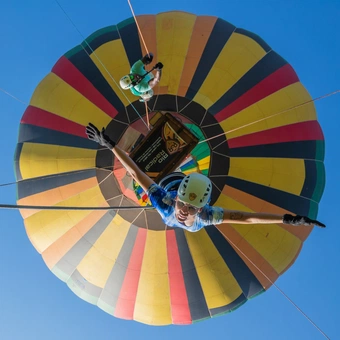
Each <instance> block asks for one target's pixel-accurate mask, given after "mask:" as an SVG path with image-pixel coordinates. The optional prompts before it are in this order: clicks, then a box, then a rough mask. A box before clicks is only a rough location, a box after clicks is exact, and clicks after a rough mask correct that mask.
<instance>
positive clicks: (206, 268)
mask: <svg viewBox="0 0 340 340" xmlns="http://www.w3.org/2000/svg"><path fill="white" fill-rule="evenodd" d="M185 234H186V238H187V241H188V246H189V249H190V253H191V255H192V258H193V261H194V264H195V267H196V271H197V274H198V277H199V280H200V283H201V286H202V290H203V293H204V296H205V299H206V302H207V305H208V308H209V309H212V308H218V307H221V306H225V305H227V304H229V303H231V302H233V301H235V300H236V299H237V298H238V297H239V296H240V295H241V294H242V290H241V288H240V287H239V285H238V283H237V281H236V280H235V278H234V276H233V275H232V273H231V272H230V269H229V268H228V266H227V265H226V264H225V262H224V260H223V258H222V257H221V255H220V254H219V252H218V251H217V249H216V247H215V246H214V244H213V242H212V241H211V239H210V238H209V236H208V234H207V233H206V231H205V230H202V231H200V232H198V233H189V232H186V233H185Z"/></svg>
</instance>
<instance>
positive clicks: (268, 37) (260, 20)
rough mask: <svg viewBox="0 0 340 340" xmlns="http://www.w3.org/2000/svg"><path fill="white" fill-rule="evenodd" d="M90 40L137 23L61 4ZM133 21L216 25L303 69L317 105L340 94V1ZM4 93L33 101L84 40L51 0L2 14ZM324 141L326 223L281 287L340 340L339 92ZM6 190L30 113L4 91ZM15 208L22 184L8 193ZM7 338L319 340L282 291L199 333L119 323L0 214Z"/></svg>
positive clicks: (204, 4)
mask: <svg viewBox="0 0 340 340" xmlns="http://www.w3.org/2000/svg"><path fill="white" fill-rule="evenodd" d="M60 3H61V5H62V6H63V8H64V9H65V11H66V12H67V14H68V15H69V16H70V17H71V18H72V20H73V21H74V23H75V25H76V26H77V28H78V29H79V31H80V32H81V33H82V34H83V36H84V37H87V36H88V35H90V34H91V33H92V32H94V31H95V30H97V29H99V28H102V27H105V26H109V25H112V24H116V23H118V22H120V21H122V20H124V19H125V18H128V17H130V16H131V12H130V9H129V7H128V4H127V2H126V1H125V0H114V1H108V0H96V1H92V2H84V1H79V0H73V1H65V0H60ZM132 5H133V7H134V10H135V12H136V14H149V13H150V14H155V13H158V12H162V11H168V10H184V11H188V12H192V13H195V14H208V15H215V16H219V17H221V18H223V19H225V20H227V21H229V22H231V23H232V24H234V25H235V26H237V27H241V28H245V29H247V30H250V31H252V32H254V33H256V34H258V35H260V36H261V37H262V38H263V39H264V40H265V41H266V42H267V43H268V44H269V45H270V46H271V47H272V48H273V49H274V50H275V51H276V52H278V53H279V54H280V55H281V56H283V57H284V58H285V59H286V60H287V61H288V62H289V63H290V64H291V65H292V66H293V68H294V69H295V71H296V72H297V74H298V76H299V78H300V80H301V82H302V83H303V84H304V85H305V87H306V88H307V89H308V91H309V92H310V94H311V96H312V97H313V98H316V97H319V96H322V95H324V94H327V93H329V92H332V91H335V90H338V89H340V63H339V53H340V39H339V32H340V20H339V18H340V2H339V1H336V0H308V1H307V0H276V1H269V0H259V1H255V0H247V1H242V0H239V1H237V0H232V1H227V0H210V1H203V0H196V1H193V0H187V1H183V0H181V1H178V0H171V1H164V2H163V1H153V0H150V1H145V2H137V1H133V0H132ZM0 32H1V45H2V48H1V62H0V88H2V89H5V90H6V91H8V92H10V93H11V94H13V95H15V96H16V97H18V98H20V99H21V100H22V101H24V102H26V103H28V102H29V100H30V97H31V95H32V93H33V91H34V88H35V87H36V86H37V85H38V83H39V82H40V80H41V79H42V78H43V77H44V76H45V75H46V74H47V73H49V71H50V69H51V68H52V66H53V65H54V64H55V62H56V61H57V60H58V59H59V57H60V56H61V55H62V54H64V53H65V52H66V51H68V50H70V49H71V48H72V47H74V46H75V45H77V44H79V43H80V42H81V41H82V40H83V39H82V37H81V36H80V35H79V33H78V32H77V31H76V30H75V28H74V27H73V26H72V25H71V24H70V22H69V21H68V19H67V18H66V16H65V14H64V13H63V12H62V11H61V10H60V8H59V7H58V5H57V3H56V2H55V1H53V0H30V1H24V0H12V1H3V2H1V5H0ZM315 105H316V108H317V112H318V117H319V121H320V123H321V126H322V129H323V132H324V135H325V140H326V160H325V164H326V175H327V183H326V188H325V192H324V195H323V198H322V201H321V204H320V206H319V215H318V217H319V219H320V220H321V221H323V222H325V223H326V224H327V229H326V230H320V229H314V230H313V232H312V234H311V236H310V237H309V238H308V239H307V241H306V242H305V244H304V247H303V249H302V251H301V254H300V256H299V257H298V259H297V260H296V263H295V264H294V265H293V266H292V267H291V268H290V269H289V270H288V271H287V272H286V273H285V274H284V275H283V276H282V277H280V278H279V280H278V281H277V282H276V283H277V285H278V286H279V287H280V288H281V289H282V290H283V291H284V292H285V293H286V294H287V295H288V296H289V297H290V298H291V299H292V300H293V301H294V302H295V303H296V304H297V305H298V306H299V307H300V308H301V309H302V310H303V311H304V312H305V313H306V314H307V315H308V316H309V317H310V318H311V319H312V320H314V322H315V323H316V324H317V325H318V326H320V327H321V328H322V329H323V330H324V331H325V332H326V333H327V334H328V336H329V337H330V338H331V339H339V338H340V331H339V327H338V324H339V315H340V313H339V308H338V306H339V303H340V297H339V294H338V289H339V281H340V266H339V262H340V250H339V249H340V247H339V238H340V228H339V225H338V224H339V222H338V219H339V217H338V211H339V208H338V205H339V204H338V194H337V192H339V191H340V175H339V167H340V162H339V146H340V144H339V124H340V118H339V115H340V112H339V111H340V94H337V95H335V96H332V97H329V98H326V99H323V100H321V101H318V102H316V103H315ZM0 107H1V118H2V121H1V122H2V128H1V135H0V140H1V144H2V146H3V147H2V160H1V165H2V167H1V177H0V183H8V182H14V181H15V177H14V171H13V155H14V150H15V146H16V141H17V133H18V127H19V122H20V118H21V116H22V114H23V112H24V110H25V107H26V105H24V104H22V103H20V102H18V101H16V100H14V99H13V98H11V97H9V96H7V95H5V94H4V93H2V92H0ZM0 197H1V199H0V203H12V204H14V203H15V200H16V193H15V186H14V185H12V186H9V187H1V188H0ZM0 220H1V226H0V230H1V238H0V338H1V339H4V340H7V339H27V340H29V339H34V340H40V339H41V340H45V339H49V340H54V339H83V340H87V339H103V340H105V339H159V338H161V339H162V340H167V339H183V338H187V339H188V338H189V339H191V338H196V339H205V338H207V337H214V338H217V337H218V338H222V337H223V339H233V340H242V339H274V340H276V339H299V340H301V339H308V340H311V339H323V336H322V335H321V334H320V333H319V332H318V331H317V330H316V329H315V328H314V327H313V326H312V325H311V324H310V323H309V322H308V321H307V320H306V319H305V317H303V315H302V314H301V313H300V312H298V311H297V310H296V309H295V307H293V306H292V305H291V304H290V303H289V302H288V301H287V300H286V299H285V298H284V297H283V296H282V295H281V294H280V293H279V292H278V291H277V290H276V289H275V288H274V287H272V288H271V289H270V290H269V291H268V292H266V293H265V294H262V295H261V296H259V297H257V298H255V299H253V300H251V301H249V302H247V303H246V304H245V305H244V306H242V307H241V308H239V309H238V310H236V311H235V312H233V313H231V314H227V315H224V316H221V317H218V318H215V319H211V320H208V321H204V322H201V323H197V324H194V325H191V326H181V327H180V326H168V327H151V326H146V325H143V324H139V323H136V322H132V321H124V320H120V319H115V318H113V317H111V316H109V315H108V314H106V313H104V312H103V311H102V310H100V309H99V308H97V307H95V306H92V305H90V304H88V303H86V302H84V301H83V300H81V299H79V298H78V297H77V296H75V295H74V294H73V293H72V292H71V291H70V290H69V289H68V288H67V286H66V285H65V284H64V283H63V282H61V281H59V280H58V279H57V278H56V277H55V276H54V275H53V274H52V273H51V272H50V271H49V270H48V269H47V267H46V266H45V264H44V262H43V260H42V259H41V257H40V255H39V254H38V253H37V252H36V251H35V249H34V248H33V246H32V245H31V243H30V242H29V240H28V238H27V236H26V233H25V229H24V225H23V220H22V218H21V216H20V213H19V212H18V211H15V210H13V211H9V210H1V211H0Z"/></svg>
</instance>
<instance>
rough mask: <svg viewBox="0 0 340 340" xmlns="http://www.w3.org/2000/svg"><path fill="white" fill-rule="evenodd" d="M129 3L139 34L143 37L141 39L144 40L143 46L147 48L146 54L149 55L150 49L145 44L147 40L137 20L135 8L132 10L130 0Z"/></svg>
mask: <svg viewBox="0 0 340 340" xmlns="http://www.w3.org/2000/svg"><path fill="white" fill-rule="evenodd" d="M127 2H128V4H129V6H130V9H131V13H132V15H133V18H134V19H135V23H136V26H137V29H138V32H139V34H140V37H141V39H142V42H143V45H144V47H145V50H146V53H147V54H149V50H148V48H147V46H146V43H145V40H144V37H143V34H142V31H141V30H140V28H139V25H138V22H137V19H136V15H135V12H134V10H133V8H132V5H131V2H130V0H127Z"/></svg>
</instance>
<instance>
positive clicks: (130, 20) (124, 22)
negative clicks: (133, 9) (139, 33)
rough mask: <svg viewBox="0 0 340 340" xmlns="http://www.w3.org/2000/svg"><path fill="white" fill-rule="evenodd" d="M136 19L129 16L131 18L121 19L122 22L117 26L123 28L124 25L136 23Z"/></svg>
mask: <svg viewBox="0 0 340 340" xmlns="http://www.w3.org/2000/svg"><path fill="white" fill-rule="evenodd" d="M134 21H135V19H134V18H132V17H131V18H129V19H126V20H123V21H121V22H120V23H119V24H118V25H117V27H118V29H122V28H124V27H126V26H129V25H131V24H132V23H134Z"/></svg>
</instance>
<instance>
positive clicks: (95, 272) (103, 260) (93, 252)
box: [77, 215, 131, 288]
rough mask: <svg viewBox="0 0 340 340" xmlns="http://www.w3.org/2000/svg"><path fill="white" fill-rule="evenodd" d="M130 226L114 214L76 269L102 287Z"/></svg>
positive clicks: (91, 281) (88, 279)
mask: <svg viewBox="0 0 340 340" xmlns="http://www.w3.org/2000/svg"><path fill="white" fill-rule="evenodd" d="M130 226H131V223H130V222H127V221H125V220H124V219H123V218H122V217H121V216H119V215H115V217H114V218H113V220H112V221H111V223H110V224H109V225H108V226H107V228H106V229H105V231H104V232H103V233H102V234H101V235H100V237H99V239H98V240H97V241H96V243H95V244H94V246H93V247H92V248H91V249H90V251H89V252H88V253H87V254H86V256H85V257H84V258H83V260H82V261H81V263H80V264H79V265H78V267H77V269H78V271H79V273H80V274H81V275H82V276H83V277H84V278H85V279H86V280H87V281H89V282H90V283H92V284H94V285H95V286H97V287H100V288H104V286H105V284H106V281H107V279H108V277H109V275H110V273H111V271H112V268H113V266H114V264H115V262H116V260H117V257H118V254H119V252H120V250H121V248H122V246H123V244H124V241H125V239H126V235H127V233H128V231H129V228H130Z"/></svg>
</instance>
